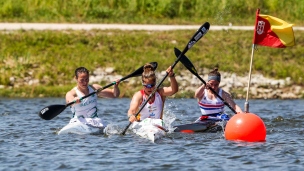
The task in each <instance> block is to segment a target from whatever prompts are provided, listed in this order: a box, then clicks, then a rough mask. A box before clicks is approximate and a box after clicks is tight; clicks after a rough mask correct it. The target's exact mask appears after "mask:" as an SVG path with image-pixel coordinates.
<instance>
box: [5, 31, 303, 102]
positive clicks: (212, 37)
mask: <svg viewBox="0 0 304 171" xmlns="http://www.w3.org/2000/svg"><path fill="white" fill-rule="evenodd" d="M194 32H195V31H193V30H192V31H189V30H188V31H183V30H179V31H161V32H160V31H158V32H147V31H123V32H122V31H119V30H112V31H100V30H93V31H62V32H59V31H12V32H1V33H0V40H1V41H0V71H1V75H0V85H3V86H4V88H2V89H1V91H0V96H2V97H7V96H8V97H38V96H59V97H63V96H64V94H65V92H66V91H67V90H68V89H70V88H71V87H72V86H74V85H75V83H74V82H73V80H72V78H73V72H74V70H75V68H76V67H79V66H85V67H87V68H88V69H89V70H91V71H93V70H94V69H96V68H97V67H114V68H115V72H116V74H120V75H123V76H125V75H128V74H129V73H131V72H133V71H134V70H135V69H137V68H138V67H140V66H141V65H143V64H145V63H146V62H151V61H156V62H158V63H159V67H158V70H159V71H163V70H165V69H166V68H167V67H168V66H169V65H172V64H173V63H174V61H175V56H174V53H173V48H174V47H178V48H180V49H181V50H182V49H183V48H184V47H185V45H186V43H187V42H188V41H189V39H190V38H191V37H192V35H193V33H194ZM301 34H302V32H299V31H296V32H295V36H296V46H294V47H290V48H285V49H276V48H269V47H259V48H258V50H257V51H256V52H255V56H254V67H253V72H254V73H256V72H259V73H262V74H263V75H265V76H269V77H274V78H286V77H291V79H292V80H293V81H294V83H295V84H298V85H303V80H302V77H303V73H304V68H303V65H304V58H303V57H302V54H303V51H304V46H303V45H304V39H303V36H302V37H301V36H300V35H301ZM252 36H253V32H252V31H232V30H229V31H224V30H223V31H212V30H211V31H209V32H208V33H207V34H206V35H205V36H204V37H203V38H202V39H201V40H200V41H199V42H198V43H197V44H195V45H194V46H193V48H192V49H190V50H189V52H187V56H188V57H189V58H190V59H191V61H192V62H193V64H194V65H195V67H196V68H197V69H199V68H209V69H211V68H213V67H214V66H215V65H219V67H220V70H221V71H227V72H234V73H237V74H238V75H243V74H244V75H248V71H249V62H250V55H251V46H252ZM175 71H176V72H177V74H178V73H180V72H188V71H185V69H184V67H183V66H182V65H180V64H178V65H177V66H176V69H175ZM12 79H14V81H15V83H14V84H13V83H12ZM33 79H36V80H38V81H39V85H36V86H26V85H22V84H19V85H18V84H16V82H28V81H27V80H33ZM18 80H19V81H18ZM101 84H102V85H106V84H109V83H101ZM138 86H139V85H138ZM121 88H122V94H123V95H124V96H129V95H130V94H132V93H133V92H134V90H135V89H136V88H134V87H131V86H129V85H128V84H124V85H123V86H121ZM138 88H139V87H138ZM179 96H183V97H186V96H188V95H187V94H180V95H179ZM190 97H192V94H191V95H190Z"/></svg>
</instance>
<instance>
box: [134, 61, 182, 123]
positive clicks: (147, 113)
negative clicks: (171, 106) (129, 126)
mask: <svg viewBox="0 0 304 171" xmlns="http://www.w3.org/2000/svg"><path fill="white" fill-rule="evenodd" d="M166 72H167V73H168V76H169V79H170V86H169V87H161V88H158V89H157V91H156V92H155V94H154V95H153V96H152V98H151V99H150V100H149V102H148V103H147V104H146V105H145V107H144V108H143V109H142V110H141V111H140V114H138V115H137V118H135V114H136V113H137V112H138V110H139V108H140V107H141V104H142V103H143V102H144V100H146V99H148V97H149V95H150V94H151V93H152V92H153V91H154V89H155V88H156V87H155V86H156V75H155V71H154V68H153V66H152V65H151V64H145V66H144V71H143V73H142V85H143V89H141V90H140V91H138V92H136V93H135V94H134V95H133V97H132V100H131V103H130V108H129V110H128V117H129V121H130V122H134V121H142V120H144V119H145V118H154V119H162V117H163V108H164V102H165V99H166V97H167V96H172V95H173V94H175V93H176V92H177V91H178V84H177V81H176V79H175V74H174V72H173V70H171V66H170V67H169V68H168V69H167V70H166Z"/></svg>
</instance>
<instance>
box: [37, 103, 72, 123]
mask: <svg viewBox="0 0 304 171" xmlns="http://www.w3.org/2000/svg"><path fill="white" fill-rule="evenodd" d="M65 108H66V106H65V105H51V106H47V107H45V108H43V109H42V110H41V111H40V112H39V114H38V115H39V116H40V118H42V119H44V120H51V119H53V118H54V117H56V116H57V115H59V114H60V113H61V112H62V111H63V110H64V109H65Z"/></svg>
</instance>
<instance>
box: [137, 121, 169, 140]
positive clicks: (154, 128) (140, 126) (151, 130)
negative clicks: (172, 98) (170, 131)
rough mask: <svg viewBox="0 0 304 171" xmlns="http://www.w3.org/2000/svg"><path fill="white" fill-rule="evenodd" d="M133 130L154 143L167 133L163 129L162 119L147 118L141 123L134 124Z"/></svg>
mask: <svg viewBox="0 0 304 171" xmlns="http://www.w3.org/2000/svg"><path fill="white" fill-rule="evenodd" d="M131 128H132V130H133V132H134V133H135V134H137V135H139V136H140V137H143V138H146V139H148V140H151V141H152V142H155V141H157V140H159V139H161V138H162V137H164V136H166V132H167V130H166V129H165V128H164V127H163V121H162V119H152V118H146V119H144V120H142V121H140V122H133V123H132V127H131Z"/></svg>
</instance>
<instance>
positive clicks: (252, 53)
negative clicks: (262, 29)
mask: <svg viewBox="0 0 304 171" xmlns="http://www.w3.org/2000/svg"><path fill="white" fill-rule="evenodd" d="M259 14H260V9H259V8H258V9H257V11H256V14H255V25H254V33H253V43H252V51H251V59H250V67H249V75H248V86H247V94H246V101H245V113H249V102H248V98H249V88H250V82H251V72H252V64H253V56H254V50H255V48H256V44H255V38H256V31H257V24H258V16H259Z"/></svg>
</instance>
